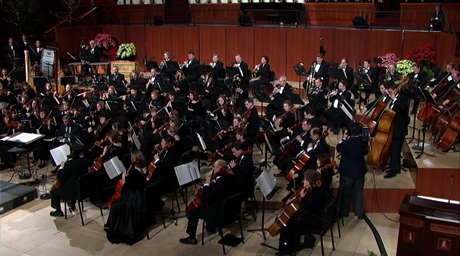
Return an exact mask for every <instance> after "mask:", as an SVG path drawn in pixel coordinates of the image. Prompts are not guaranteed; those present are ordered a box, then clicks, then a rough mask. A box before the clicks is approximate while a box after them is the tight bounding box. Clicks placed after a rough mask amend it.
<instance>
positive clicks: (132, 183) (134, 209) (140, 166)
mask: <svg viewBox="0 0 460 256" xmlns="http://www.w3.org/2000/svg"><path fill="white" fill-rule="evenodd" d="M130 162H131V166H130V167H129V169H128V170H127V171H125V172H124V173H123V176H122V183H123V187H122V189H121V197H120V198H119V199H117V200H116V201H114V202H113V204H112V205H111V208H110V215H109V218H108V220H107V223H106V224H105V225H104V229H105V230H106V232H107V239H108V240H109V241H110V242H111V243H126V244H129V245H132V244H135V243H136V242H138V241H140V240H141V239H142V238H143V235H144V226H143V225H144V222H143V216H142V211H141V205H142V200H143V189H144V187H145V184H146V177H147V168H146V166H147V162H146V159H145V156H144V155H143V154H142V153H141V152H140V151H133V152H132V153H131V159H130ZM157 196H158V197H157V198H148V200H152V201H154V200H156V202H158V204H161V203H162V201H161V199H160V198H159V196H160V194H158V195H157Z"/></svg>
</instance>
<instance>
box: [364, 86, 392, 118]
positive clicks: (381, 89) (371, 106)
mask: <svg viewBox="0 0 460 256" xmlns="http://www.w3.org/2000/svg"><path fill="white" fill-rule="evenodd" d="M384 94H386V89H385V84H381V85H380V86H379V91H378V93H376V94H375V100H374V101H372V102H371V103H369V104H367V106H366V107H365V108H364V110H363V113H366V112H367V111H371V110H372V109H374V108H375V107H377V105H378V103H379V100H382V101H383V102H385V103H387V102H388V101H389V100H390V97H388V96H387V95H384ZM382 95H384V96H383V98H382V99H380V97H381V96H382Z"/></svg>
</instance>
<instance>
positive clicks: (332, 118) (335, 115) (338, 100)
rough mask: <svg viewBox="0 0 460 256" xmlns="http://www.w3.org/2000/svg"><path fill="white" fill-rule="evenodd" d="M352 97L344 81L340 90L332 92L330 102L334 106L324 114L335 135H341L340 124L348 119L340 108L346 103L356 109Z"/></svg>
mask: <svg viewBox="0 0 460 256" xmlns="http://www.w3.org/2000/svg"><path fill="white" fill-rule="evenodd" d="M351 97H352V94H351V92H350V91H349V90H348V87H347V85H346V83H345V82H344V81H340V82H339V87H338V89H336V90H334V91H332V93H331V94H330V99H329V101H330V102H331V103H332V104H331V107H330V108H329V109H328V110H326V112H324V117H325V118H326V120H327V123H328V126H329V127H331V131H332V132H333V133H334V134H339V128H340V123H341V122H343V121H345V120H346V119H347V115H346V114H345V112H343V110H342V109H341V108H340V105H342V104H345V103H344V102H346V103H348V105H349V106H351V107H354V101H352V99H351ZM353 110H354V109H353Z"/></svg>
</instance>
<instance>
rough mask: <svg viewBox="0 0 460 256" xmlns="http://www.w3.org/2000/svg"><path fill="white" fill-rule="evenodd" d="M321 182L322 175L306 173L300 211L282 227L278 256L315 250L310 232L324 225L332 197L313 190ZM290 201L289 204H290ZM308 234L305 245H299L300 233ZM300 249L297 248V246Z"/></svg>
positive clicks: (310, 171) (323, 192)
mask: <svg viewBox="0 0 460 256" xmlns="http://www.w3.org/2000/svg"><path fill="white" fill-rule="evenodd" d="M318 180H321V174H320V173H319V172H317V171H316V170H308V171H307V172H306V173H305V179H304V182H303V187H302V188H301V189H302V190H301V192H300V209H299V210H298V211H297V212H296V215H295V216H294V217H291V218H290V219H289V221H288V222H287V223H286V225H283V226H281V230H280V239H279V247H278V249H279V250H280V252H279V253H277V255H288V254H292V253H296V252H297V251H298V250H300V249H303V248H313V247H314V245H315V242H316V239H315V237H314V236H313V235H312V234H311V233H309V231H310V230H316V229H318V228H319V225H321V223H322V218H324V217H323V211H324V209H325V207H326V203H327V202H328V201H329V199H330V198H331V197H332V195H331V194H330V192H326V191H325V190H322V189H319V188H318V187H314V188H312V185H314V184H316V183H317V181H318ZM292 200H293V199H291V200H290V201H292ZM290 201H288V203H290ZM305 232H307V234H308V235H307V236H306V238H305V240H304V243H303V245H302V244H300V243H299V235H298V234H299V233H305ZM296 244H297V245H299V244H300V246H299V247H297V248H296V247H295V245H296Z"/></svg>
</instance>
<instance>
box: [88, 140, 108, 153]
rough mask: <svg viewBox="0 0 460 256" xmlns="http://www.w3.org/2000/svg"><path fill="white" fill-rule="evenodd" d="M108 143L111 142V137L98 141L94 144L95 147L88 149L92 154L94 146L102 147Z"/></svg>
mask: <svg viewBox="0 0 460 256" xmlns="http://www.w3.org/2000/svg"><path fill="white" fill-rule="evenodd" d="M108 141H109V137H105V138H103V139H102V140H100V141H96V142H94V145H93V146H91V147H90V148H89V149H88V151H89V152H91V151H92V150H93V148H94V146H98V145H99V146H100V145H102V144H104V143H105V142H108Z"/></svg>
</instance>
